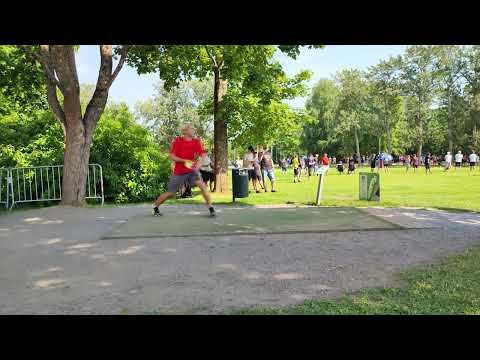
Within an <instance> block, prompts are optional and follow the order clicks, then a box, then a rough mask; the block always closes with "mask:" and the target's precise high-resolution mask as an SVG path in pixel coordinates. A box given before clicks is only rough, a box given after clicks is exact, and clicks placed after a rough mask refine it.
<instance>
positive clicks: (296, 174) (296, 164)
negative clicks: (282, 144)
mask: <svg viewBox="0 0 480 360" xmlns="http://www.w3.org/2000/svg"><path fill="white" fill-rule="evenodd" d="M300 170H301V169H300V160H299V158H298V155H297V154H295V155H294V156H293V182H294V183H296V182H301V181H302V180H301V178H302V174H301V171H300Z"/></svg>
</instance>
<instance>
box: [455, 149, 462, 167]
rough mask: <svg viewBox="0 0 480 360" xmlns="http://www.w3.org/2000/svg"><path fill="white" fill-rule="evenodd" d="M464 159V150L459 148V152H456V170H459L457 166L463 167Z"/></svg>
mask: <svg viewBox="0 0 480 360" xmlns="http://www.w3.org/2000/svg"><path fill="white" fill-rule="evenodd" d="M462 160H463V155H462V152H461V151H460V150H458V153H456V154H455V171H457V168H461V167H462Z"/></svg>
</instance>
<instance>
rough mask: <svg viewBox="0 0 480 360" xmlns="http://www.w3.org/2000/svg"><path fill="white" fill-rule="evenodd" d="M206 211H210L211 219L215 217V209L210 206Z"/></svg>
mask: <svg viewBox="0 0 480 360" xmlns="http://www.w3.org/2000/svg"><path fill="white" fill-rule="evenodd" d="M208 211H210V216H211V217H215V216H217V213H216V212H215V209H214V208H213V207H212V206H210V207H209V208H208Z"/></svg>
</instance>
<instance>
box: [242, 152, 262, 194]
mask: <svg viewBox="0 0 480 360" xmlns="http://www.w3.org/2000/svg"><path fill="white" fill-rule="evenodd" d="M256 160H257V155H256V153H255V150H254V148H253V146H252V145H250V146H249V147H248V152H247V153H246V154H245V157H244V158H243V167H244V168H245V169H247V171H248V180H249V181H250V180H252V184H253V189H254V190H255V192H257V193H259V192H260V191H259V190H258V188H257V175H256V173H255V161H256Z"/></svg>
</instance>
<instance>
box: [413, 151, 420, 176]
mask: <svg viewBox="0 0 480 360" xmlns="http://www.w3.org/2000/svg"><path fill="white" fill-rule="evenodd" d="M418 163H419V161H418V157H417V154H413V158H412V167H413V172H414V173H415V172H417V168H418Z"/></svg>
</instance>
